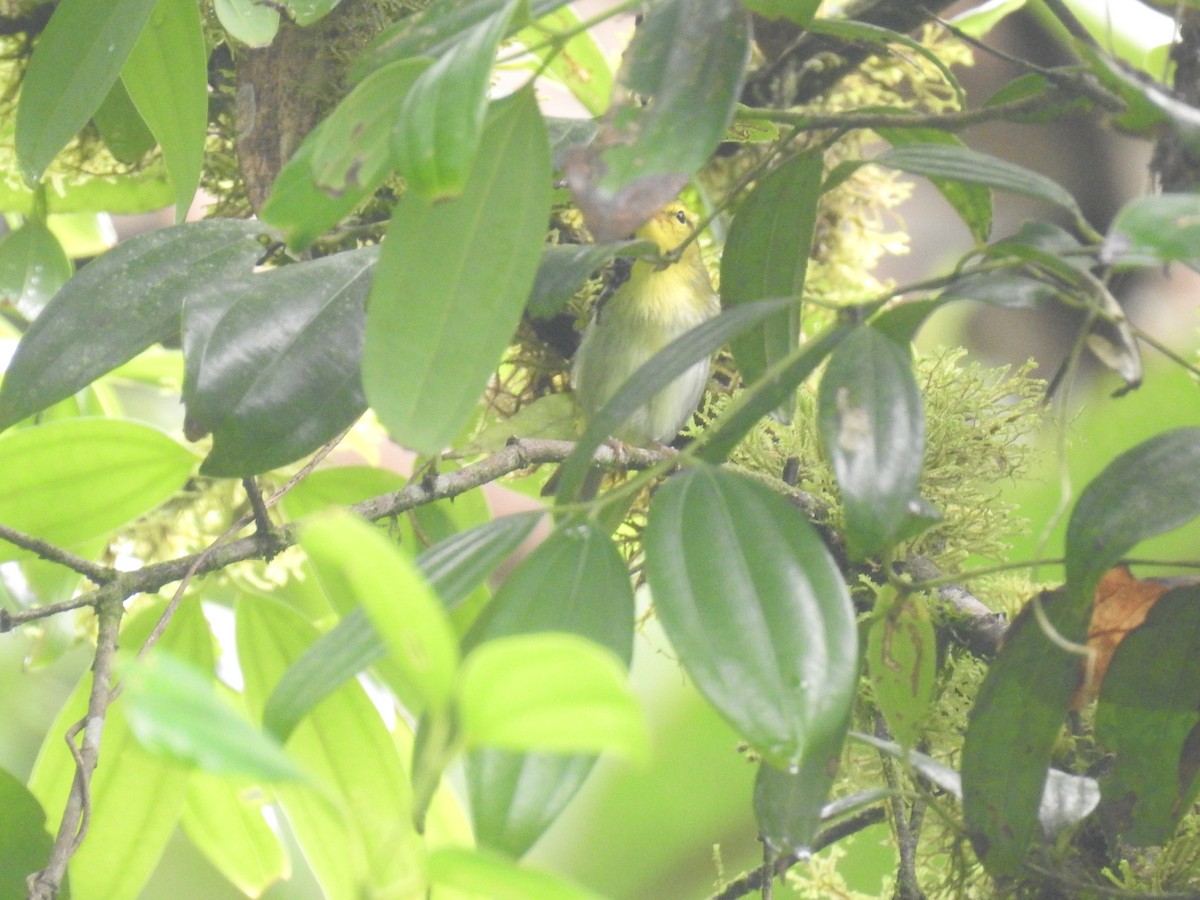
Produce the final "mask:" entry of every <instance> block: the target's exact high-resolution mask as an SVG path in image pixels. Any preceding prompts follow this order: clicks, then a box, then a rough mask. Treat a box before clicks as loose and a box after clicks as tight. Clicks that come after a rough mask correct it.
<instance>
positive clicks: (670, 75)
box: [565, 0, 750, 241]
mask: <svg viewBox="0 0 1200 900" xmlns="http://www.w3.org/2000/svg"><path fill="white" fill-rule="evenodd" d="M749 53H750V29H749V17H748V15H747V14H746V10H745V9H743V8H742V5H741V4H740V3H738V2H736V0H664V2H660V3H656V4H654V6H652V7H651V8H650V9H649V11H648V12H647V13H646V15H645V17H644V18H643V19H642V21H641V23H640V24H639V26H638V29H637V31H636V33H635V34H634V36H633V40H632V41H631V42H630V44H629V47H628V48H627V49H626V51H625V54H624V57H623V61H622V64H621V68H620V70H619V71H618V73H617V85H618V89H617V100H616V102H614V103H613V105H612V106H611V107H610V109H609V111H608V114H607V116H606V117H605V122H604V126H603V127H602V128H601V130H600V135H599V136H598V137H597V139H596V140H595V141H593V142H592V143H591V144H589V145H587V146H586V147H578V148H574V149H572V150H571V151H569V154H568V155H567V157H566V158H565V169H566V176H567V183H568V185H569V187H570V188H571V192H572V194H573V195H574V197H575V201H576V203H577V204H578V205H579V208H580V209H581V210H582V211H583V213H584V216H585V217H586V218H587V221H588V226H589V227H590V228H591V230H592V233H593V234H594V235H595V237H596V239H597V240H599V241H608V240H614V239H616V238H620V237H624V236H626V235H627V234H629V233H630V232H632V231H634V230H635V229H636V228H637V227H638V226H639V225H641V224H642V223H643V222H645V221H646V220H647V219H648V218H650V216H651V215H652V214H654V213H655V212H657V211H658V210H659V209H660V208H661V207H663V206H665V205H666V204H667V203H668V202H670V201H671V200H673V199H674V198H675V197H676V195H677V194H678V193H679V191H680V189H682V188H683V186H684V184H686V183H687V180H688V178H690V177H691V176H692V174H693V173H695V172H696V171H697V170H698V169H699V168H700V167H701V166H703V165H704V163H705V162H707V161H708V158H709V156H711V155H712V153H713V151H714V150H716V148H717V145H718V144H719V143H720V142H721V139H722V137H723V136H724V134H725V128H726V126H728V124H729V122H730V120H731V119H732V118H733V113H734V109H735V107H736V104H737V100H738V94H739V91H740V90H741V84H742V77H743V74H744V70H745V67H746V62H747V60H748V59H749ZM681 120H686V121H687V123H688V126H687V128H680V127H679V122H680V121H681Z"/></svg>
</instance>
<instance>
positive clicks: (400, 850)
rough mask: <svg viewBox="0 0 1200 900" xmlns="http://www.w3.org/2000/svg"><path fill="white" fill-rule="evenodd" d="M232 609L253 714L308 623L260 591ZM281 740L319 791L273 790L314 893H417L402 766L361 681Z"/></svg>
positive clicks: (309, 636)
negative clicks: (308, 869) (311, 878)
mask: <svg viewBox="0 0 1200 900" xmlns="http://www.w3.org/2000/svg"><path fill="white" fill-rule="evenodd" d="M236 613H237V651H238V665H239V666H240V667H241V670H242V674H243V677H244V678H245V683H246V688H245V697H246V704H247V707H248V708H249V710H250V712H251V714H252V715H253V716H257V715H258V714H259V713H260V712H261V711H262V708H263V703H264V701H265V700H266V698H267V696H268V694H269V692H270V690H271V688H272V686H274V685H275V684H276V683H277V682H278V681H279V679H280V678H281V677H282V676H283V674H284V672H286V671H287V669H288V667H289V666H291V665H292V664H293V663H295V661H296V660H297V659H299V658H300V656H301V655H302V654H303V652H304V651H305V649H306V648H307V647H309V646H311V644H312V642H313V641H314V640H315V639H316V637H317V631H316V629H315V628H313V627H312V626H311V625H310V624H309V623H308V622H306V621H305V620H304V619H303V618H302V617H301V616H299V615H298V614H297V613H295V612H293V611H292V610H291V609H289V608H288V607H286V606H284V605H283V604H281V603H279V602H278V601H275V600H273V599H271V598H267V597H253V598H251V597H243V598H240V599H239V600H238V604H237V609H236ZM287 749H288V755H289V756H291V757H292V759H294V760H296V761H297V762H298V763H299V764H300V765H302V766H303V767H304V770H305V771H306V772H308V773H309V774H310V775H311V776H312V778H313V779H314V780H315V781H317V783H318V784H320V785H321V791H322V793H323V794H324V795H325V796H321V795H320V794H318V793H317V792H314V791H312V790H310V789H308V788H304V787H301V786H299V785H295V784H289V783H283V784H280V785H277V786H276V787H275V789H274V793H275V796H276V798H277V800H278V803H279V805H280V806H281V807H282V809H283V813H284V815H285V816H286V817H287V820H288V825H289V826H290V827H291V830H292V832H293V833H294V834H295V835H296V838H297V841H298V843H299V844H300V849H301V850H302V851H303V853H304V856H305V858H306V860H307V861H308V864H309V866H310V867H311V868H312V870H313V873H314V874H315V875H316V878H317V881H318V882H319V883H320V885H321V888H322V889H323V891H324V896H326V897H358V896H361V895H362V893H363V892H365V891H367V890H368V889H369V890H373V891H378V892H379V893H381V894H387V895H389V896H411V895H413V894H421V893H423V892H424V890H425V865H424V862H425V860H424V848H423V846H422V841H421V839H420V837H419V836H418V835H417V834H416V833H415V832H414V831H413V830H412V827H411V823H410V819H411V807H412V791H411V788H410V785H409V778H408V774H407V773H406V771H405V768H404V764H403V762H402V759H401V756H400V753H399V752H398V749H397V746H396V743H395V742H394V741H393V739H392V736H391V735H390V734H389V733H388V731H387V729H386V728H385V727H384V724H383V722H382V720H381V719H380V717H379V713H378V711H377V710H376V709H375V706H374V704H372V703H371V700H370V698H369V697H368V696H367V693H366V691H364V690H363V688H362V686H361V685H360V684H358V682H356V681H353V680H351V681H348V682H346V683H345V684H343V685H342V686H341V687H340V688H339V689H338V690H337V691H336V692H334V693H333V694H331V695H330V696H329V697H328V698H327V699H326V700H325V702H323V703H320V704H318V705H317V706H316V708H314V709H313V710H312V712H311V714H310V715H309V716H308V717H307V718H306V720H305V721H304V722H301V723H300V725H299V726H298V727H297V728H296V730H295V731H294V732H293V733H292V735H291V736H290V738H289V739H288V742H287ZM330 798H333V800H334V802H332V803H331V802H330Z"/></svg>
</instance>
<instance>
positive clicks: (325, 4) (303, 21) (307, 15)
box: [283, 0, 342, 26]
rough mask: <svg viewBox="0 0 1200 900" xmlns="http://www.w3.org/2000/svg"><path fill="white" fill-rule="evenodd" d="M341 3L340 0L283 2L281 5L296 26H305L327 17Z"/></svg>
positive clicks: (292, 0) (287, 0)
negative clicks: (289, 14) (294, 21)
mask: <svg viewBox="0 0 1200 900" xmlns="http://www.w3.org/2000/svg"><path fill="white" fill-rule="evenodd" d="M341 2H342V0H283V5H284V7H285V8H286V9H287V11H288V12H289V13H291V15H292V18H293V19H295V20H296V24H297V25H300V26H306V25H311V24H313V23H314V22H317V21H320V20H321V19H323V18H324V17H325V16H327V15H329V13H330V12H332V10H333V8H334V7H335V6H337V5H338V4H339V3H341Z"/></svg>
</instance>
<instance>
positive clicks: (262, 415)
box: [183, 247, 377, 476]
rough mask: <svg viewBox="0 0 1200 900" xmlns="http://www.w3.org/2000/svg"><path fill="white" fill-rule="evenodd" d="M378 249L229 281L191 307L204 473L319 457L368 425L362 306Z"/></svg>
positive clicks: (189, 377) (195, 423)
mask: <svg viewBox="0 0 1200 900" xmlns="http://www.w3.org/2000/svg"><path fill="white" fill-rule="evenodd" d="M376 257H377V251H376V249H375V248H373V247H368V248H364V249H361V250H351V251H348V252H345V253H338V254H336V255H334V256H326V257H323V258H321V259H317V260H313V261H311V262H303V263H295V264H293V265H290V266H284V267H282V268H279V269H272V270H270V271H267V272H263V273H260V274H252V275H246V276H244V277H242V278H237V279H227V280H226V281H225V282H223V283H218V284H212V285H209V286H207V287H206V288H203V289H200V290H197V291H195V292H193V294H192V295H191V296H189V297H188V298H187V299H186V301H185V303H184V310H183V313H184V316H183V354H184V359H185V360H186V362H187V367H186V373H185V377H184V384H183V401H184V403H185V405H186V407H187V427H188V429H189V430H188V434H189V436H190V437H197V436H199V435H203V434H206V433H208V432H212V435H213V449H212V452H211V453H210V454H209V456H208V458H207V459H206V460H205V461H204V465H203V466H202V467H201V471H202V472H204V473H205V474H209V475H225V476H245V475H253V474H257V473H259V472H264V471H266V470H268V469H272V468H274V467H275V466H280V465H284V464H285V463H289V462H292V461H293V460H296V459H298V458H300V457H301V456H303V455H304V454H306V453H310V452H311V451H313V450H316V449H317V448H318V447H320V446H321V444H323V443H325V441H327V440H329V439H330V438H332V437H333V436H334V435H336V434H338V433H339V432H341V431H342V430H343V429H345V428H347V427H349V426H350V425H352V424H353V423H354V421H355V420H356V419H357V418H358V417H359V416H360V415H362V413H363V411H364V409H365V406H366V404H365V402H364V400H363V395H362V387H361V385H360V383H359V374H358V364H359V359H360V356H361V347H362V329H363V324H362V323H363V317H364V312H363V309H364V306H365V304H366V299H367V292H368V291H369V290H370V283H371V276H372V271H373V268H374V266H375V260H376Z"/></svg>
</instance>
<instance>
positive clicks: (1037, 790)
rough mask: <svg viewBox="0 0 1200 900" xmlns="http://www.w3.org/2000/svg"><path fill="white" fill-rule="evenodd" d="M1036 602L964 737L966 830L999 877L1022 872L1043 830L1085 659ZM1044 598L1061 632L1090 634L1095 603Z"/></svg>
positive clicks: (984, 689)
mask: <svg viewBox="0 0 1200 900" xmlns="http://www.w3.org/2000/svg"><path fill="white" fill-rule="evenodd" d="M1034 602H1037V601H1031V602H1030V604H1029V605H1028V606H1026V608H1025V609H1024V610H1023V611H1022V612H1021V614H1020V615H1019V616H1018V617H1017V618H1016V619H1015V620H1014V621H1013V623H1012V625H1010V626H1009V628H1008V631H1007V632H1006V633H1005V637H1004V646H1003V647H1002V648H1001V650H1000V653H999V654H998V655H997V656H996V658H995V659H994V660H993V661H992V663H991V666H990V667H989V668H988V673H987V676H986V677H985V678H984V680H983V685H982V686H981V687H980V689H979V694H978V695H977V696H976V698H975V705H974V707H973V708H972V709H971V714H970V718H969V719H968V723H967V733H966V738H965V740H964V742H963V750H962V786H963V816H964V818H965V820H966V826H967V835H968V837H970V839H971V843H972V844H973V845H974V847H975V852H976V854H977V855H978V856H979V859H980V861H981V862H982V863H983V865H984V868H986V869H987V871H988V872H989V873H990V874H992V875H993V876H996V877H1001V876H1004V875H1011V874H1015V873H1016V872H1017V871H1019V870H1020V868H1021V866H1022V864H1023V863H1024V861H1025V858H1026V854H1027V852H1028V850H1029V847H1030V844H1031V843H1032V842H1033V840H1034V839H1035V837H1037V835H1038V830H1039V818H1038V816H1039V810H1040V809H1041V806H1042V801H1043V795H1044V793H1045V784H1046V778H1047V770H1048V769H1049V766H1050V755H1051V751H1052V750H1053V747H1054V742H1055V740H1056V739H1057V738H1058V735H1059V732H1060V730H1061V729H1062V725H1063V721H1064V720H1065V718H1066V714H1067V708H1068V706H1069V704H1070V701H1071V696H1072V695H1073V694H1074V692H1075V689H1076V688H1077V687H1078V685H1079V672H1080V666H1081V665H1082V664H1083V659H1082V657H1080V656H1078V655H1076V654H1073V653H1070V652H1068V651H1066V650H1064V649H1063V648H1062V647H1060V646H1059V645H1058V644H1056V643H1054V642H1052V641H1051V640H1050V638H1049V637H1047V635H1046V633H1045V632H1044V631H1043V630H1042V627H1041V625H1040V624H1039V622H1038V620H1037V616H1036V615H1035V614H1034V605H1033V604H1034ZM1040 602H1041V604H1042V607H1043V609H1044V610H1045V612H1046V615H1047V617H1048V619H1049V621H1050V622H1051V623H1052V625H1053V626H1054V627H1055V629H1056V630H1057V631H1058V633H1059V634H1060V635H1061V636H1062V637H1064V638H1066V639H1067V640H1069V641H1074V642H1076V643H1079V642H1082V641H1083V640H1084V638H1085V637H1086V633H1087V624H1088V616H1089V614H1090V612H1091V610H1090V607H1089V608H1087V609H1083V610H1081V609H1080V608H1079V606H1078V604H1075V603H1073V602H1070V601H1068V598H1067V597H1066V596H1065V595H1064V594H1062V593H1055V594H1047V593H1044V594H1042V595H1041V598H1040Z"/></svg>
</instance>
